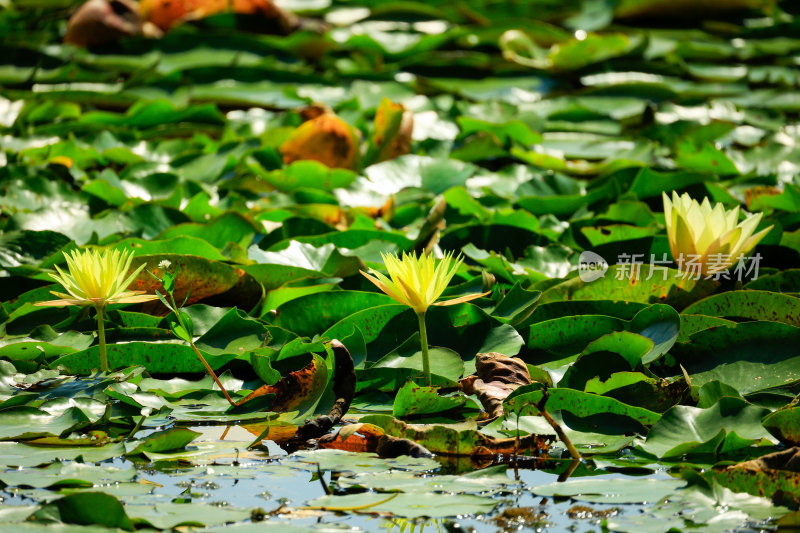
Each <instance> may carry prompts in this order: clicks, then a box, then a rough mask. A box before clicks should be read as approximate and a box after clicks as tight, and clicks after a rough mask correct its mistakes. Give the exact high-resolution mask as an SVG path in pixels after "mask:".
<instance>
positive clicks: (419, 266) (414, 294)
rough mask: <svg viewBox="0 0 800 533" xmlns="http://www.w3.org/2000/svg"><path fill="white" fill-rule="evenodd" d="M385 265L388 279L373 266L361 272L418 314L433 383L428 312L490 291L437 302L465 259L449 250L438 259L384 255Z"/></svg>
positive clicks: (424, 362) (424, 359)
mask: <svg viewBox="0 0 800 533" xmlns="http://www.w3.org/2000/svg"><path fill="white" fill-rule="evenodd" d="M381 257H382V258H383V264H384V265H385V266H386V270H387V271H388V272H389V277H388V278H387V277H386V276H384V275H383V274H381V273H380V272H377V271H376V270H373V269H370V272H369V273H367V272H364V271H363V270H362V271H361V273H362V274H364V276H365V277H366V278H367V279H368V280H370V281H371V282H372V283H374V284H375V286H376V287H378V288H379V289H380V290H382V291H383V292H384V293H386V294H387V295H389V296H391V297H392V298H394V299H395V300H397V301H398V302H399V303H401V304H403V305H407V306H409V307H410V308H412V309H413V310H414V312H415V313H417V318H418V319H419V335H420V346H421V348H422V373H423V375H424V376H425V383H426V384H427V385H430V384H431V370H430V361H429V356H428V332H427V328H426V327H425V313H426V312H427V311H428V308H429V307H430V306H431V305H454V304H458V303H462V302H468V301H470V300H474V299H475V298H480V297H481V296H486V295H487V294H489V293H490V292H491V291H489V292H485V293H482V294H468V295H466V296H461V297H459V298H453V299H452V300H445V301H443V302H437V301H436V300H438V299H439V297H440V296H441V295H442V293H443V292H444V290H445V289H446V288H447V285H448V284H449V283H450V280H451V279H453V276H454V275H455V273H456V272H457V271H458V267H459V266H461V263H462V262H463V259H462V258H461V257H460V256H459V257H458V258H454V257H453V253H452V252H448V253H446V254H445V255H444V257H443V258H442V259H439V260H438V261H437V260H436V259H434V258H433V257H431V256H430V255H428V254H424V253H423V254H420V256H419V257H417V255H416V254H415V253H413V252H412V253H410V254H408V253H405V252H404V253H403V255H402V257H397V255H395V254H383V253H382V254H381Z"/></svg>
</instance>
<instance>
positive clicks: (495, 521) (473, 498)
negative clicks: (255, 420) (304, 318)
mask: <svg viewBox="0 0 800 533" xmlns="http://www.w3.org/2000/svg"><path fill="white" fill-rule="evenodd" d="M191 429H193V430H195V431H198V432H200V433H201V434H202V435H201V436H200V437H198V439H196V440H195V441H194V442H193V443H192V444H190V445H188V446H187V447H186V449H185V450H183V451H181V452H173V453H166V454H152V457H151V458H157V459H158V460H155V461H154V462H151V461H146V460H142V459H137V458H133V459H126V458H122V457H116V458H111V459H108V460H106V461H102V462H98V463H96V466H94V467H89V468H92V469H93V470H92V471H91V472H87V471H86V470H85V469H84V470H80V472H82V474H79V475H76V476H74V477H76V478H81V479H87V480H94V483H93V484H92V485H87V486H83V487H77V486H74V485H75V484H74V483H72V484H71V483H70V481H68V480H69V479H70V478H72V477H73V476H71V475H68V474H67V475H65V473H64V471H62V472H61V473H59V472H53V473H52V475H51V474H47V473H45V472H46V470H47V468H52V466H53V465H52V464H51V465H50V466H49V467H47V468H44V469H43V468H35V469H34V468H30V467H24V468H23V467H19V468H18V469H15V470H16V472H19V473H22V474H23V475H25V476H26V478H24V479H26V480H27V481H25V480H22V481H19V482H17V483H14V478H13V477H12V478H10V479H11V481H9V478H8V476H9V475H11V476H13V474H14V469H12V470H10V471H9V470H7V471H6V473H4V474H2V475H0V479H2V480H3V482H4V483H6V484H7V485H8V486H6V487H5V489H4V490H2V491H0V497H1V498H2V504H3V507H2V509H3V510H2V511H0V531H4V532H5V531H12V530H13V531H17V530H19V531H32V530H50V529H51V528H52V527H53V526H45V525H44V524H41V525H34V524H5V525H6V526H10V527H11V528H10V529H8V528H7V527H2V526H3V523H2V522H3V517H4V516H7V515H4V514H3V513H9V512H11V508H12V506H15V508H16V509H17V510H20V511H22V510H23V509H25V508H26V507H29V506H32V505H33V504H35V503H42V502H47V501H50V500H53V499H56V498H58V497H60V496H62V495H63V494H67V493H70V492H74V491H78V490H95V491H96V490H102V491H103V492H106V493H108V494H111V495H114V496H115V497H117V498H118V499H119V500H120V501H122V502H123V503H124V504H125V508H126V511H127V512H128V514H129V516H131V518H140V519H144V520H147V521H148V522H149V523H150V524H152V525H154V526H157V527H163V528H166V527H171V526H175V525H178V524H190V523H191V522H193V521H196V522H200V523H206V524H208V523H213V524H215V525H214V526H212V527H211V528H209V530H213V531H222V530H223V529H225V530H228V529H233V530H234V531H235V532H236V533H239V532H244V531H251V530H252V531H265V530H266V531H268V530H274V531H290V532H291V531H305V530H313V531H396V532H405V531H415V532H416V531H437V532H439V531H442V532H444V531H448V532H449V531H503V532H505V531H582V532H583V531H601V530H605V529H604V528H605V527H607V526H609V525H610V526H611V527H613V528H614V529H615V530H619V531H666V530H668V529H669V528H670V527H673V526H674V525H675V523H676V520H680V521H682V520H685V519H687V518H685V517H692V518H691V520H690V521H689V522H686V524H694V526H695V527H697V526H700V528H701V530H703V531H706V530H708V531H732V530H735V531H764V530H774V529H775V526H774V521H773V520H770V516H771V514H770V513H767V515H765V514H764V511H765V510H767V509H768V507H769V504H768V503H766V502H765V501H761V502H760V501H759V500H760V499H758V498H754V497H750V496H747V495H741V494H740V495H734V494H733V493H727V491H726V489H720V488H716V489H715V490H716V493H715V494H716V496H715V497H716V501H714V497H712V498H710V499H709V498H708V496H709V494H708V493H707V492H706V493H704V492H703V491H702V490H700V491H698V490H697V489H696V488H693V487H684V486H685V485H686V482H685V481H684V480H682V479H680V478H678V477H676V476H674V475H670V472H669V467H668V466H666V465H657V464H648V465H644V464H642V463H643V462H642V460H641V459H637V458H635V457H633V456H631V455H630V452H627V453H626V454H625V455H622V456H619V457H616V458H606V459H597V460H595V461H594V464H591V463H587V464H582V465H580V466H579V467H578V468H577V469H576V471H575V472H574V474H573V476H572V477H571V478H570V479H568V480H567V481H566V482H565V483H561V484H559V483H558V482H557V479H558V475H556V474H555V473H553V470H552V467H553V463H552V462H551V463H550V464H549V465H547V466H549V467H551V468H550V469H549V471H548V469H546V470H539V469H532V468H527V467H526V465H532V464H535V463H534V462H533V461H532V460H531V459H530V458H526V459H522V460H521V462H520V464H519V465H518V466H519V468H517V469H514V468H513V466H510V465H495V466H493V467H489V468H488V469H483V470H477V471H474V470H472V468H471V467H470V464H469V462H462V463H455V464H454V463H453V462H451V461H447V460H442V461H441V462H437V461H434V460H432V459H427V458H409V457H401V458H397V459H380V458H377V457H375V456H374V455H372V454H351V453H348V452H341V451H338V450H317V451H300V452H296V453H294V454H287V452H286V451H284V450H283V449H281V448H280V447H279V446H277V445H276V444H275V443H274V442H272V441H266V440H265V441H263V443H262V446H261V447H260V448H259V449H257V450H256V451H247V446H248V444H250V443H251V442H252V440H253V432H254V429H253V428H252V426H251V427H249V428H248V426H195V427H192V428H191ZM256 431H257V430H256ZM148 432H151V430H147V431H141V432H139V434H137V437H140V438H141V437H144V436H146V434H147V433H148ZM626 463H630V466H627V467H626V466H625V465H626ZM70 464H73V466H77V467H81V468H85V467H82V465H79V464H78V465H75V464H74V462H70V461H64V463H63V465H66V466H68V465H70ZM318 467H319V470H318ZM506 467H507V468H506ZM132 469H133V470H132ZM555 469H556V470H562V471H563V468H562V467H559V466H556V468H555ZM320 473H321V475H322V479H320V478H319V474H320ZM48 477H50V479H49V481H48V480H47V478H48ZM42 479H44V481H42ZM26 483H30V485H32V486H33V487H35V488H32V487H31V486H26ZM15 484H16V485H17V486H14V485H15ZM70 485H73V486H70ZM326 487H328V491H329V492H330V493H332V494H333V496H326ZM362 487H367V492H364V491H363V490H362V489H361V488H362ZM369 487H372V488H373V489H374V488H382V489H383V492H382V493H380V494H378V493H375V492H374V491H371V490H370V489H369ZM393 487H396V488H397V489H398V490H400V491H401V493H400V494H399V495H398V496H397V498H398V499H402V498H404V497H406V496H407V495H408V496H409V499H407V500H404V501H403V502H402V503H400V502H398V507H397V509H402V511H401V513H399V514H402V513H403V512H405V513H406V514H407V515H408V518H403V517H402V516H397V517H391V518H390V517H387V516H386V513H385V511H387V510H390V509H393V508H391V507H389V508H387V507H386V506H387V505H390V501H391V499H392V496H393V493H391V492H386V489H387V488H393ZM575 487H577V488H575ZM684 493H685V494H684ZM354 494H355V496H353V495H354ZM558 494H564V495H565V496H559V495H558ZM437 495H438V496H437ZM566 495H569V496H566ZM353 497H355V498H356V501H349V500H348V501H345V502H344V504H346V505H341V504H340V503H337V501H336V499H341V498H344V499H347V498H351V499H352V498H353ZM326 498H327V499H328V500H326ZM330 498H333V500H330ZM359 498H360V499H361V500H364V499H365V498H366V500H364V501H359V500H358V499H359ZM387 498H388V499H389V500H390V501H389V502H385V503H378V504H377V505H375V502H381V501H384V500H386V499H387ZM437 498H438V499H437ZM431 499H434V501H429V500H431ZM706 500H707V501H706ZM323 502H326V503H325V505H324V506H326V507H331V506H334V507H335V506H337V505H341V507H339V508H341V509H342V512H333V511H325V510H320V509H315V508H314V507H322V506H323V505H322V503H323ZM188 503H191V504H192V505H184V504H188ZM759 503H761V504H762V505H759ZM373 509H375V512H372V511H373ZM780 509H781V508H777V507H772V512H773V513H776V514H777V513H781V514H783V513H782V512H781V511H780ZM381 511H384V512H383V513H381ZM416 514H419V515H423V516H415V515H416ZM430 514H433V515H437V514H440V515H442V516H439V517H437V518H429V517H427V516H424V515H430ZM247 515H249V519H248V518H247ZM700 520H704V522H701V521H700ZM226 522H236V524H235V525H225V524H226Z"/></svg>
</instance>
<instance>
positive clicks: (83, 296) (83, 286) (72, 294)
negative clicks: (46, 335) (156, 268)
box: [36, 250, 158, 372]
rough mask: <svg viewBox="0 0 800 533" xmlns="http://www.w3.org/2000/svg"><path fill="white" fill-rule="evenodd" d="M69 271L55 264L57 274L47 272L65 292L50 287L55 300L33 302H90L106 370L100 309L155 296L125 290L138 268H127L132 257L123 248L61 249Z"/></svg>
mask: <svg viewBox="0 0 800 533" xmlns="http://www.w3.org/2000/svg"><path fill="white" fill-rule="evenodd" d="M64 257H65V258H66V260H67V267H68V270H69V272H64V271H63V270H61V269H60V268H58V267H57V266H56V271H57V272H58V274H50V276H51V277H52V278H53V279H54V280H56V281H57V282H58V283H60V284H61V286H62V287H64V290H66V291H67V293H68V294H64V293H63V292H57V291H50V292H51V293H53V294H54V295H55V296H58V297H59V299H58V300H49V301H45V302H37V303H36V305H43V306H62V305H92V306H94V308H95V310H96V311H97V336H98V343H99V345H100V370H102V371H103V372H108V371H109V368H108V354H107V353H106V335H105V321H104V316H103V315H104V312H105V308H106V305H108V304H115V303H129V304H130V303H140V302H148V301H150V300H155V299H156V298H158V296H156V295H154V294H144V292H145V291H129V290H127V289H128V285H130V284H131V282H133V280H134V278H136V276H137V275H138V274H139V272H141V271H142V269H143V268H144V265H143V264H142V265H140V266H139V268H137V269H136V270H135V271H134V272H133V273H132V274H130V275H128V270H130V267H131V261H133V251H130V250H126V251H124V252H120V251H119V250H105V251H102V252H98V251H96V250H87V251H85V252H80V251H78V250H73V251H72V253H71V254H67V253H66V252H64Z"/></svg>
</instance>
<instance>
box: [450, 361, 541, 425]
mask: <svg viewBox="0 0 800 533" xmlns="http://www.w3.org/2000/svg"><path fill="white" fill-rule="evenodd" d="M475 368H476V375H474V376H470V377H468V378H466V379H464V380H462V381H461V388H462V389H463V390H464V392H465V393H466V394H475V395H476V396H477V397H478V400H480V402H481V405H483V408H484V409H485V410H486V413H487V414H488V415H489V418H490V420H494V419H496V418H498V417H500V416H502V415H503V400H505V399H506V398H507V397H508V395H509V394H511V393H512V392H514V391H515V390H517V389H518V388H519V387H521V386H523V385H530V384H531V383H533V381H532V380H531V376H530V374H529V373H528V367H527V366H526V365H525V362H524V361H522V359H518V358H516V357H508V356H506V355H503V354H500V353H497V352H490V353H479V354H478V355H477V357H476V360H475Z"/></svg>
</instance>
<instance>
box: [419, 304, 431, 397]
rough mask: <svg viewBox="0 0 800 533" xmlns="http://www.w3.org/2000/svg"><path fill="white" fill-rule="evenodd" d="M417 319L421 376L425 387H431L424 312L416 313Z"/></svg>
mask: <svg viewBox="0 0 800 533" xmlns="http://www.w3.org/2000/svg"><path fill="white" fill-rule="evenodd" d="M417 318H418V319H419V344H420V346H421V347H422V374H423V375H424V376H425V385H427V386H429V387H430V385H431V364H430V359H429V357H428V328H426V327H425V312H422V313H417Z"/></svg>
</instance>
